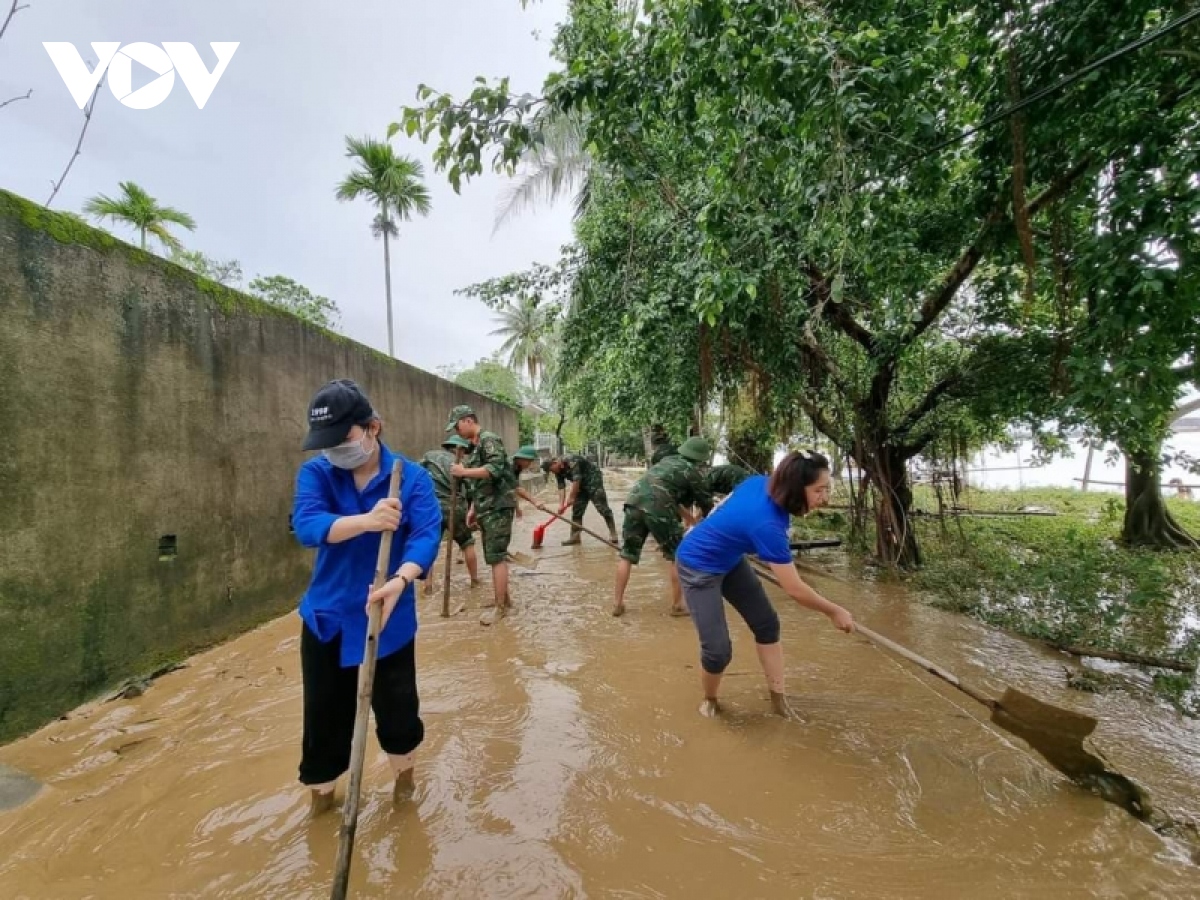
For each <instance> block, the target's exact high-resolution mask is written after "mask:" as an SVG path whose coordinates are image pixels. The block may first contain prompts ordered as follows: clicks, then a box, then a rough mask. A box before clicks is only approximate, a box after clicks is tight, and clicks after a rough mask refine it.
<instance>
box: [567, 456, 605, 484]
mask: <svg viewBox="0 0 1200 900" xmlns="http://www.w3.org/2000/svg"><path fill="white" fill-rule="evenodd" d="M563 462H564V463H566V468H564V469H563V470H562V471H561V472H559V473H558V476H557V478H558V487H559V489H560V490H561V489H562V488H565V487H566V486H567V482H568V481H578V482H581V483H580V485H579V493H580V494H593V493H595V492H596V491H602V490H604V476H603V475H602V474H601V472H600V467H599V466H597V465H596V464H595V463H594V462H592V461H591V460H590V459H588V458H587V457H586V456H582V455H580V454H578V453H572V454H571V455H570V456H568V457H565V458H564V459H563Z"/></svg>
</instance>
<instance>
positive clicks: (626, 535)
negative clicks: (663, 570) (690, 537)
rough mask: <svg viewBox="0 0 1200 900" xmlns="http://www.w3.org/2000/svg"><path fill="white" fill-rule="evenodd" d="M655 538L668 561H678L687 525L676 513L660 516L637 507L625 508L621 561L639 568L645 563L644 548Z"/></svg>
mask: <svg viewBox="0 0 1200 900" xmlns="http://www.w3.org/2000/svg"><path fill="white" fill-rule="evenodd" d="M649 535H654V540H656V541H658V546H659V549H661V550H662V555H663V558H664V559H671V560H673V559H674V558H675V551H676V549H678V547H679V542H680V541H682V540H683V521H682V520H681V519H680V518H679V514H678V513H677V512H676V511H675V510H671V512H665V513H664V512H657V511H653V510H652V511H649V512H647V511H646V510H644V509H642V508H641V507H637V506H629V505H628V504H626V506H625V521H624V522H622V523H621V559H625V560H628V561H629V562H631V563H633V564H634V565H635V566H636V565H637V564H638V563H639V562H641V559H642V547H643V546H644V545H645V543H646V538H647V537H648V536H649Z"/></svg>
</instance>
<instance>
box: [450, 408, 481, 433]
mask: <svg viewBox="0 0 1200 900" xmlns="http://www.w3.org/2000/svg"><path fill="white" fill-rule="evenodd" d="M474 415H475V410H473V409H471V407H469V406H467V405H466V404H465V403H464V404H462V405H461V406H456V407H454V409H452V410H450V421H449V422H447V423H446V431H453V430H454V426H455V425H457V424H458V420H459V419H465V418H466V417H467V416H474ZM475 418H479V417H478V416H475Z"/></svg>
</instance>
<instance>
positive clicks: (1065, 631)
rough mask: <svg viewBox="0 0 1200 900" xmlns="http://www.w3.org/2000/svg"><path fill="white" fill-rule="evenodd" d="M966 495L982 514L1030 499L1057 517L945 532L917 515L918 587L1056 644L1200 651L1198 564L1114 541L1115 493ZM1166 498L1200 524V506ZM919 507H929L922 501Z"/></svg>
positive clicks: (990, 521) (975, 522)
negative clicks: (921, 561) (921, 554)
mask: <svg viewBox="0 0 1200 900" xmlns="http://www.w3.org/2000/svg"><path fill="white" fill-rule="evenodd" d="M969 498H970V505H971V507H972V508H973V509H976V510H988V509H1001V510H1016V509H1019V508H1021V507H1023V506H1027V505H1032V506H1038V507H1041V508H1045V509H1050V510H1053V511H1055V512H1057V513H1058V515H1057V516H1056V517H1053V518H1050V517H1036V518H1035V517H1027V518H1017V517H1013V518H1007V517H1006V518H964V519H962V520H961V522H960V524H961V531H960V530H959V528H958V527H951V528H950V529H948V530H947V531H946V532H944V533H943V532H942V530H941V529H940V528H938V527H937V525H936V524H935V523H934V522H933V521H929V520H922V519H918V520H917V525H916V527H919V528H921V529H922V540H923V542H924V544H925V548H926V552H925V566H924V568H923V570H922V571H921V573H920V574H919V575H917V576H914V582H913V583H914V584H915V585H916V586H918V587H919V588H921V589H923V590H926V591H928V592H930V594H932V595H933V597H934V602H935V603H937V604H938V605H941V606H947V607H949V608H952V609H955V610H956V611H959V612H966V613H969V614H971V615H975V616H978V617H979V618H982V619H983V620H984V621H987V622H989V623H991V624H995V625H999V626H1002V627H1005V628H1009V629H1011V630H1013V631H1017V632H1020V633H1022V634H1027V635H1030V636H1032V637H1037V638H1041V639H1044V640H1047V641H1049V642H1051V643H1054V644H1062V645H1072V646H1088V647H1098V648H1104V649H1117V650H1126V651H1131V652H1141V653H1149V654H1154V655H1159V656H1167V657H1170V656H1182V657H1183V658H1194V657H1195V656H1196V655H1197V653H1198V652H1200V634H1198V633H1197V632H1196V628H1195V626H1194V625H1191V626H1189V625H1187V624H1186V622H1187V621H1188V616H1189V615H1191V616H1195V615H1196V614H1197V613H1200V592H1198V591H1197V587H1196V585H1197V580H1196V579H1197V575H1200V565H1198V564H1197V561H1196V560H1194V559H1191V558H1189V557H1187V556H1183V555H1163V554H1157V553H1151V552H1147V551H1144V550H1131V549H1126V548H1123V547H1121V546H1120V545H1118V544H1117V543H1116V542H1115V541H1114V540H1113V536H1114V511H1113V509H1112V508H1111V507H1112V501H1113V500H1114V497H1113V496H1112V495H1107V496H1106V495H1103V494H1095V493H1088V494H1085V493H1082V492H1080V491H1072V490H1066V489H1031V490H1023V491H988V492H981V491H971V493H970V495H969ZM1168 504H1169V505H1170V506H1171V511H1172V513H1173V514H1174V515H1175V516H1176V517H1178V518H1179V520H1180V521H1181V522H1183V523H1184V524H1185V525H1187V526H1189V527H1192V528H1195V527H1200V506H1198V505H1197V504H1195V503H1192V502H1189V501H1186V500H1168ZM923 505H925V506H927V507H932V506H933V503H932V502H931V500H930V498H928V497H925V498H924V500H923ZM1119 516H1120V511H1119V510H1118V511H1116V515H1115V517H1116V518H1119ZM1191 621H1193V622H1194V621H1196V620H1195V619H1194V618H1193V619H1192V620H1191Z"/></svg>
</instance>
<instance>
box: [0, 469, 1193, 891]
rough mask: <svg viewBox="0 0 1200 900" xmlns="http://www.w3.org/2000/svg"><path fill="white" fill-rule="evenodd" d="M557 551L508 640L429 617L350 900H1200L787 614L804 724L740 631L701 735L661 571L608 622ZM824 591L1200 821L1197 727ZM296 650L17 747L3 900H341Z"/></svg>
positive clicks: (503, 628) (948, 626)
mask: <svg viewBox="0 0 1200 900" xmlns="http://www.w3.org/2000/svg"><path fill="white" fill-rule="evenodd" d="M614 493H615V492H614ZM534 524H536V521H535V520H534V518H533V516H531V515H529V514H527V515H526V518H525V519H524V521H523V523H518V529H517V538H516V542H515V546H518V547H521V548H522V549H523V548H524V547H525V546H526V545H527V544H528V541H529V533H530V530H531V529H532V527H533V525H534ZM597 524H599V523H597ZM558 528H559V529H560V530H561V528H562V526H558ZM564 536H565V535H564V534H562V533H558V534H556V533H555V530H554V529H551V531H550V532H549V533H548V539H547V542H546V549H544V550H542V551H540V554H541V556H542V559H543V561H542V563H541V565H540V567H539V569H538V570H537V572H536V573H535V574H530V573H520V571H519V570H514V578H513V582H514V586H513V594H514V598H515V599H516V602H517V604H518V612H517V614H516V615H515V616H513V617H512V618H509V619H507V620H505V621H503V622H502V623H501V624H499V625H497V626H495V627H492V628H490V629H487V628H481V627H480V625H479V624H478V621H477V610H478V605H479V602H480V601H481V600H482V599H483V596H482V594H480V593H479V592H471V591H469V590H467V589H466V588H465V586H464V585H463V584H462V583H461V580H463V579H465V574H464V573H463V571H462V567H461V566H459V567H456V571H455V577H456V579H459V580H460V583H459V584H458V593H459V594H460V595H461V596H463V597H465V599H466V600H467V603H468V607H469V612H468V613H467V614H464V615H460V616H458V617H456V618H454V619H451V620H449V621H444V620H441V619H439V618H438V616H437V612H436V610H437V608H438V601H439V600H440V597H436V596H435V597H432V598H429V599H425V598H422V599H421V604H422V630H421V633H420V637H419V639H418V640H419V644H418V647H419V650H418V665H419V672H420V684H421V692H422V697H423V702H424V708H423V713H424V715H425V720H426V725H427V728H428V740H427V742H426V744H425V745H424V747H423V749H422V752H421V760H420V763H419V769H418V772H419V776H418V778H419V789H418V794H417V796H416V798H415V800H414V801H413V802H412V803H410V804H407V805H405V806H403V807H401V808H394V807H393V806H392V804H391V800H390V795H389V793H388V787H389V785H388V775H387V768H386V762H385V760H384V759H383V757H382V756H381V755H380V753H379V751H378V748H377V747H376V746H375V745H374V743H373V742H372V745H371V748H370V750H369V752H368V771H367V776H366V778H365V796H364V802H363V807H362V814H361V817H360V822H359V828H358V837H357V842H356V848H355V865H354V870H353V873H352V876H351V896H353V897H361V898H368V897H370V898H384V897H389V898H390V897H462V898H477V897H538V898H542V897H546V898H557V897H614V898H667V897H671V898H673V897H685V898H701V897H704V898H707V897H739V898H751V897H763V898H774V897H779V898H798V897H805V898H872V900H878V898H935V900H936V898H966V897H970V898H1018V897H1019V898H1040V897H1046V898H1054V900H1067V898H1074V897H1080V898H1083V897H1089V898H1090V897H1100V898H1118V897H1119V898H1125V897H1147V898H1149V897H1155V898H1158V897H1163V898H1179V897H1200V869H1198V868H1197V867H1195V866H1192V865H1190V864H1189V863H1188V862H1187V860H1186V856H1185V854H1184V852H1183V851H1182V849H1181V848H1178V847H1176V846H1173V845H1171V844H1169V843H1165V842H1164V841H1163V840H1162V839H1161V838H1159V837H1158V836H1156V835H1155V834H1154V833H1153V832H1151V831H1150V830H1149V829H1148V828H1146V827H1144V826H1142V825H1139V824H1138V823H1137V822H1135V821H1133V820H1132V819H1131V818H1130V817H1129V816H1127V815H1126V814H1124V813H1122V812H1120V811H1119V810H1117V809H1115V808H1114V807H1112V806H1109V805H1107V804H1105V803H1103V802H1101V801H1099V800H1097V799H1095V798H1093V797H1090V796H1088V795H1086V794H1084V793H1082V792H1080V791H1078V790H1077V789H1075V788H1074V787H1072V786H1071V785H1069V784H1067V783H1065V782H1064V781H1063V780H1062V779H1061V778H1059V777H1058V776H1056V775H1055V774H1054V773H1052V772H1050V771H1049V770H1047V769H1046V768H1045V767H1044V766H1043V765H1041V764H1040V763H1038V762H1037V761H1036V760H1034V759H1032V758H1031V757H1030V756H1029V755H1028V754H1027V753H1026V752H1024V751H1023V750H1022V749H1021V748H1020V746H1019V745H1018V743H1017V742H1016V741H1015V740H1013V741H1008V740H1006V739H1005V738H1004V737H1003V736H1001V735H998V734H997V733H996V732H994V731H993V730H991V729H990V728H989V727H987V726H985V725H984V724H983V723H982V722H980V721H979V716H978V713H977V712H976V710H975V709H972V708H970V707H969V706H968V705H967V703H968V702H969V701H965V698H961V699H960V698H959V697H958V696H954V695H952V694H951V693H950V692H948V691H946V690H944V689H943V688H941V687H940V686H938V685H937V684H935V683H931V681H930V680H929V679H928V678H927V677H926V676H924V675H923V674H920V673H914V672H913V671H911V670H910V669H909V668H907V667H905V666H903V665H902V664H900V663H898V662H896V661H894V660H893V659H891V658H889V657H888V656H885V655H884V654H882V653H881V652H879V651H878V650H875V649H874V648H872V647H871V646H870V645H868V644H866V642H865V641H862V640H860V639H858V638H852V637H848V636H846V635H842V634H840V633H838V632H836V631H834V630H833V629H832V628H831V627H830V626H829V625H828V624H827V622H826V621H825V620H824V619H823V618H820V617H817V616H814V615H812V614H811V613H806V612H804V611H802V610H799V609H797V608H795V607H794V605H791V604H790V601H787V600H786V598H781V597H778V596H776V602H777V605H778V607H779V609H780V612H781V616H782V619H783V627H784V640H785V646H786V648H787V651H786V652H787V655H788V672H789V679H790V683H789V691H790V693H791V694H792V695H793V697H794V698H795V702H796V705H797V706H798V707H799V709H800V710H801V711H802V712H803V713H804V715H805V716H806V717H807V723H806V724H799V723H793V722H784V721H781V720H779V719H775V718H772V717H770V716H769V715H767V701H766V690H765V687H764V685H763V684H762V682H761V678H760V676H759V674H758V672H757V671H756V662H755V656H754V648H753V644H752V642H751V641H750V639H749V638H748V635H747V634H746V632H745V629H744V628H743V627H741V625H740V622H738V623H735V626H734V631H735V658H734V663H733V666H732V668H731V675H730V677H729V678H728V679H727V680H726V685H725V691H724V693H725V697H726V705H727V709H728V713H727V715H726V716H725V717H724V718H723V719H721V720H716V721H712V720H707V719H703V718H702V717H700V716H699V715H697V713H696V708H697V705H698V701H699V696H698V690H697V674H696V669H695V666H696V664H697V648H696V644H695V637H694V633H693V631H692V626H691V623H690V622H689V621H688V620H686V619H672V618H670V617H668V616H667V615H666V609H667V601H666V599H665V597H664V594H663V591H664V589H665V579H664V573H663V570H662V567H661V564H660V563H659V562H658V561H657V559H654V558H652V557H649V556H648V558H647V560H646V561H645V562H644V563H643V565H642V566H641V567H640V568H639V569H637V570H635V574H634V580H633V582H632V584H631V588H630V596H629V597H628V604H629V607H630V612H629V614H628V615H626V616H625V617H624V618H623V619H619V620H616V619H612V618H611V617H610V616H609V615H608V614H607V607H608V604H609V601H610V596H609V595H610V590H611V577H612V564H613V560H612V557H611V552H610V551H608V550H606V549H605V548H604V547H603V546H601V545H599V544H596V543H595V542H590V543H585V544H584V545H583V546H582V547H575V548H560V547H559V546H558V545H557V544H558V540H560V539H561V538H562V537H564ZM587 540H588V539H586V538H585V541H587ZM820 587H821V589H822V590H825V591H826V593H828V594H829V595H830V596H832V597H833V598H834V599H837V600H839V601H840V602H843V603H845V604H846V605H848V606H850V607H851V608H852V609H853V610H854V611H855V612H856V613H857V614H858V615H859V617H860V618H861V619H862V620H863V621H864V622H867V623H868V624H870V625H872V626H873V627H875V628H876V629H878V630H880V631H883V632H885V633H888V634H891V635H892V636H894V637H895V638H896V639H898V640H900V641H901V642H904V643H908V644H910V645H911V646H913V647H914V648H915V649H917V650H918V651H920V652H923V653H926V654H927V655H930V656H932V657H933V658H935V659H937V660H938V661H939V662H941V663H943V664H944V665H946V666H947V667H949V668H951V669H952V670H956V671H959V673H960V674H961V675H963V676H964V677H967V678H971V679H974V680H975V681H976V682H978V683H980V684H982V685H984V686H986V687H989V688H992V689H998V688H999V686H1000V685H1001V684H1002V683H1004V682H1006V681H1007V682H1009V683H1012V684H1014V685H1016V686H1018V687H1021V688H1023V689H1026V690H1029V691H1030V692H1032V693H1035V694H1037V695H1038V696H1041V697H1043V698H1044V699H1047V700H1049V701H1051V702H1060V703H1064V704H1068V705H1072V706H1074V707H1075V708H1078V709H1081V710H1083V711H1087V712H1090V713H1092V714H1094V715H1097V716H1099V717H1100V718H1101V719H1102V725H1101V728H1100V733H1099V736H1098V737H1099V746H1101V747H1102V749H1103V750H1104V752H1105V753H1106V754H1107V755H1108V756H1109V758H1110V760H1111V761H1112V762H1113V763H1114V764H1115V765H1116V766H1117V767H1118V768H1120V769H1123V770H1124V771H1126V772H1127V773H1128V774H1130V775H1132V776H1134V777H1136V778H1137V779H1138V780H1140V781H1141V782H1143V783H1144V784H1146V785H1147V786H1148V787H1149V788H1150V789H1151V790H1152V791H1153V792H1154V794H1155V795H1156V798H1157V799H1158V800H1159V802H1160V803H1161V804H1163V805H1165V806H1167V807H1169V808H1170V809H1171V810H1172V811H1173V812H1175V813H1176V814H1177V815H1182V816H1190V817H1192V818H1200V759H1198V758H1197V748H1198V747H1200V729H1198V728H1197V727H1196V725H1195V723H1191V724H1188V723H1185V722H1181V721H1180V720H1178V719H1177V718H1175V717H1174V716H1173V715H1171V714H1169V713H1166V712H1160V711H1156V710H1154V709H1151V708H1148V707H1145V706H1140V705H1136V704H1134V703H1132V702H1131V701H1126V700H1123V699H1122V698H1120V697H1113V696H1092V695H1081V694H1077V693H1073V692H1069V691H1066V690H1065V689H1063V688H1062V687H1061V686H1062V683H1063V678H1062V670H1061V665H1060V663H1059V661H1058V660H1057V659H1056V658H1055V657H1053V656H1052V655H1050V654H1048V653H1046V652H1044V651H1043V650H1041V649H1039V648H1036V647H1033V646H1031V645H1029V644H1026V643H1024V642H1021V641H1019V640H1015V639H1012V638H1009V637H1006V636H1004V635H1000V634H997V633H994V632H990V631H988V630H986V629H983V628H981V627H979V626H978V625H976V624H974V623H972V622H969V621H966V620H963V619H960V618H957V617H952V616H948V615H944V614H941V613H938V612H936V611H934V610H931V609H928V608H924V607H920V606H917V605H914V604H913V603H911V602H910V601H908V600H906V599H905V598H904V597H903V596H900V595H899V594H898V593H895V592H889V591H887V590H883V589H880V588H876V587H871V586H863V587H862V588H861V589H857V590H855V591H853V592H851V591H850V590H849V589H848V588H846V587H844V586H841V585H837V584H821V585H820ZM298 631H299V622H298V620H297V619H296V618H295V617H293V616H288V617H285V618H283V619H280V620H278V621H276V622H273V623H271V624H269V625H267V626H265V627H263V628H261V629H259V630H257V631H255V632H253V633H250V634H247V635H245V636H244V637H242V638H240V639H238V640H236V641H233V642H231V643H229V644H227V645H225V646H223V647H220V648H217V649H215V650H213V651H210V652H208V653H205V654H202V655H200V656H197V657H195V658H194V659H192V660H191V661H190V662H189V665H188V667H187V668H185V669H183V670H180V671H178V672H175V673H172V674H170V675H168V676H165V677H164V678H162V679H161V680H159V681H158V682H156V683H155V684H154V685H153V686H152V687H151V688H150V690H149V691H147V693H146V694H145V695H144V696H142V697H139V698H136V699H132V700H118V701H113V702H109V703H100V704H96V705H93V706H90V707H87V708H83V709H80V710H78V711H76V712H75V713H73V714H72V715H71V717H70V718H69V719H68V720H66V721H61V722H56V723H54V724H52V725H50V726H49V727H47V728H45V729H43V730H42V731H40V732H38V733H37V734H34V735H32V736H31V737H29V738H27V739H25V740H22V741H19V742H17V743H14V744H11V745H9V746H7V747H4V748H0V763H6V764H8V765H10V766H14V767H16V768H17V769H20V770H23V771H24V772H27V773H30V774H32V775H34V776H35V777H37V778H38V779H40V780H41V781H43V782H45V784H46V785H47V786H46V788H44V789H43V790H42V792H41V793H40V794H39V795H38V796H37V797H36V798H35V799H34V800H33V801H32V802H30V803H28V804H27V805H25V806H23V807H21V808H20V809H18V810H15V811H13V812H8V813H0V897H2V898H31V900H34V898H36V900H50V898H103V900H109V898H112V900H116V898H142V897H146V898H192V897H196V898H210V897H211V898H217V897H229V898H239V897H248V898H289V900H291V898H310V897H311V898H318V897H325V896H328V890H329V883H330V880H331V872H332V862H333V859H334V856H335V853H336V847H337V827H338V822H339V818H338V817H337V816H336V815H328V816H325V817H324V818H321V819H318V820H317V821H316V822H313V823H309V822H308V821H307V820H306V816H307V798H306V797H305V795H304V793H303V791H302V790H300V789H299V788H298V786H297V785H296V783H295V780H294V779H295V771H296V764H297V761H298V759H297V756H298V744H299V735H300V723H301V718H300V688H299V666H298Z"/></svg>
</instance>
